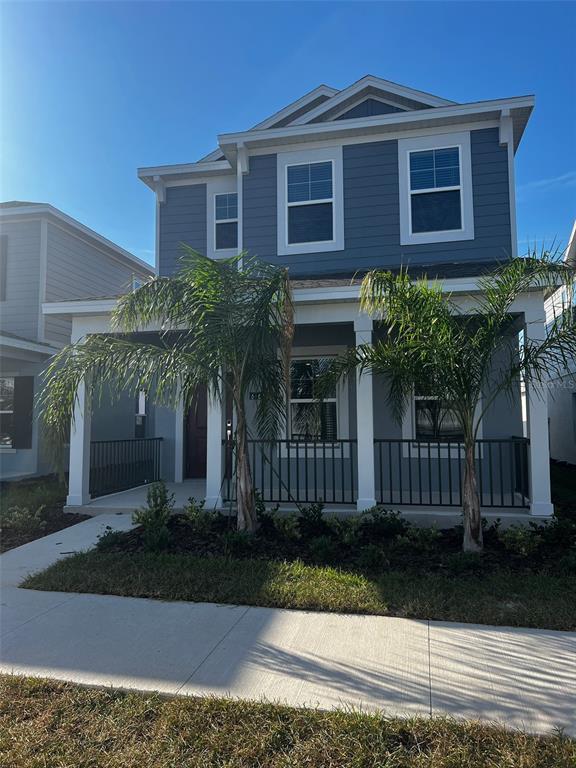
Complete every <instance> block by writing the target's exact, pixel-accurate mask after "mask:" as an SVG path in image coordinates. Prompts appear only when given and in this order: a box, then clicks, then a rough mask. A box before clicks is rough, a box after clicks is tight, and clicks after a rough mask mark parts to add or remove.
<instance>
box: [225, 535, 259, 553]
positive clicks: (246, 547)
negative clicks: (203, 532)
mask: <svg viewBox="0 0 576 768" xmlns="http://www.w3.org/2000/svg"><path fill="white" fill-rule="evenodd" d="M220 540H221V542H222V547H223V553H224V556H225V557H246V556H247V555H249V554H250V553H251V552H252V549H253V546H254V537H253V536H252V535H251V534H250V533H248V532H247V531H233V530H230V531H225V532H224V533H222V534H220Z"/></svg>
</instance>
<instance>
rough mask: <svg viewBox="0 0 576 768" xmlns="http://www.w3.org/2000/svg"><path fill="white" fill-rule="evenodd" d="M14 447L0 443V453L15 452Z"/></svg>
mask: <svg viewBox="0 0 576 768" xmlns="http://www.w3.org/2000/svg"><path fill="white" fill-rule="evenodd" d="M16 450H17V449H16V448H12V446H8V445H0V453H16Z"/></svg>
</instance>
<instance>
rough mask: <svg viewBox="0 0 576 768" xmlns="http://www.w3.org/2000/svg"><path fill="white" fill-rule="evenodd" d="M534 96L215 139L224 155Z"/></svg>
mask: <svg viewBox="0 0 576 768" xmlns="http://www.w3.org/2000/svg"><path fill="white" fill-rule="evenodd" d="M533 106H534V97H533V96H518V97H513V98H510V99H496V100H491V101H477V102H472V103H469V104H457V105H453V106H445V107H433V108H431V109H418V110H414V111H412V112H401V113H400V112H395V113H393V114H388V115H376V116H374V117H363V118H357V119H355V120H342V121H338V124H335V123H332V122H328V123H313V124H312V125H292V126H286V127H285V128H269V129H268V130H265V131H243V132H240V133H223V134H220V135H219V136H218V143H219V144H220V146H221V147H222V150H223V151H224V152H225V151H226V147H230V148H232V147H235V146H236V145H237V144H238V143H242V144H245V145H246V146H248V147H250V146H254V145H256V144H258V142H264V141H266V142H272V141H274V140H275V141H278V140H282V139H287V140H290V139H292V138H296V137H298V136H305V137H309V138H311V139H312V138H316V137H317V138H322V136H323V135H326V134H333V135H335V136H338V135H346V134H347V133H348V134H349V133H353V132H354V131H362V130H365V129H366V128H385V127H388V126H402V127H403V126H410V125H411V124H414V123H418V122H423V121H425V122H429V121H440V120H443V119H446V118H470V117H473V116H475V115H478V116H480V115H485V114H490V113H495V114H496V115H498V114H499V113H500V112H501V111H502V110H503V109H518V108H521V107H533Z"/></svg>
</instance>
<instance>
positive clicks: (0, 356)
mask: <svg viewBox="0 0 576 768" xmlns="http://www.w3.org/2000/svg"><path fill="white" fill-rule="evenodd" d="M152 274H153V270H152V269H151V268H150V266H149V265H148V264H146V263H145V262H143V261H141V260H140V259H138V258H136V257H135V256H133V255H132V254H131V253H128V252H127V251H125V250H123V249H122V248H120V247H119V246H117V245H115V244H114V243H111V242H110V241H109V240H107V239H106V238H104V237H102V236H101V235H99V234H97V233H96V232H94V231H93V230H91V229H89V228H88V227H85V226H84V225H83V224H81V223H80V222H78V221H76V220H75V219H73V218H71V217H70V216H67V215H66V214H65V213H63V212H62V211H59V210H58V209H57V208H54V207H53V206H51V205H46V204H43V203H30V202H6V203H0V479H2V480H5V479H13V478H18V477H25V476H31V475H36V474H43V473H45V472H47V471H49V470H50V468H51V457H50V455H49V451H48V450H47V449H46V445H45V441H44V440H43V437H44V435H43V433H42V430H41V428H40V424H39V419H38V414H37V412H36V409H35V405H34V396H35V394H36V393H37V392H38V390H39V387H40V386H41V379H40V374H41V371H42V370H43V369H44V368H45V366H46V363H47V362H48V361H49V359H50V357H51V356H52V355H53V354H55V353H56V352H58V350H59V349H61V348H62V346H63V345H64V344H66V343H68V342H69V341H70V333H71V329H72V323H71V319H70V317H67V316H65V315H63V316H56V315H50V316H48V315H45V314H44V313H43V312H42V305H43V303H44V302H51V301H66V300H69V299H78V298H80V297H82V296H102V295H107V296H110V295H119V294H121V293H123V292H125V291H127V290H130V289H131V288H132V287H133V286H134V285H135V284H137V281H142V280H145V279H147V278H148V277H150V275H152Z"/></svg>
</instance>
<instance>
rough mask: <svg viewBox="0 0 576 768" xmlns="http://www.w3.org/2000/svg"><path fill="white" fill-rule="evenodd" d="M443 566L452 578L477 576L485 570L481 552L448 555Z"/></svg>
mask: <svg viewBox="0 0 576 768" xmlns="http://www.w3.org/2000/svg"><path fill="white" fill-rule="evenodd" d="M443 564H444V566H445V567H446V570H447V572H448V573H450V574H451V575H452V576H475V575H477V574H479V573H481V572H482V570H483V561H482V555H481V554H480V553H479V552H451V553H450V554H448V555H446V557H445V558H444V560H443Z"/></svg>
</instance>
